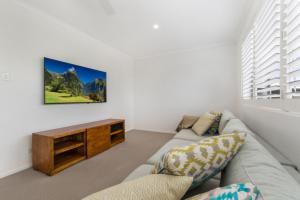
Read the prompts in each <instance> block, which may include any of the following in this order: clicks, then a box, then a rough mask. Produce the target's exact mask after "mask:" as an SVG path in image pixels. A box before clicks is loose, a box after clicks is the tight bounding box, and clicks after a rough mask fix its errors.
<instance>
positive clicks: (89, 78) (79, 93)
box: [44, 58, 106, 104]
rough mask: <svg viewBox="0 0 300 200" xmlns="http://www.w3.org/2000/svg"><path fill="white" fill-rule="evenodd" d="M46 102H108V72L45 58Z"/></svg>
mask: <svg viewBox="0 0 300 200" xmlns="http://www.w3.org/2000/svg"><path fill="white" fill-rule="evenodd" d="M44 87H45V88H44V92H45V94H44V95H45V100H44V101H45V104H64V103H102V102H106V72H102V71H98V70H94V69H90V68H86V67H81V66H78V65H73V64H69V63H65V62H61V61H58V60H53V59H50V58H44Z"/></svg>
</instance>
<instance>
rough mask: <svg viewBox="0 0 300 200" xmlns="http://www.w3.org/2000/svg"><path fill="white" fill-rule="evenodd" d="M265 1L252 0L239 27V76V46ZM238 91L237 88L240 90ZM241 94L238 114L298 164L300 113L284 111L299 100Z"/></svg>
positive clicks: (294, 107) (299, 161)
mask: <svg viewBox="0 0 300 200" xmlns="http://www.w3.org/2000/svg"><path fill="white" fill-rule="evenodd" d="M264 2H266V0H255V2H254V4H253V7H252V9H251V10H249V16H248V18H247V19H246V20H245V22H246V23H245V26H244V27H243V28H242V30H241V38H240V41H239V45H238V48H237V50H238V52H237V58H238V63H239V65H238V71H239V72H238V74H239V80H240V79H241V76H240V75H241V64H240V63H241V61H240V51H239V49H240V47H241V43H242V41H243V39H244V38H245V36H246V35H247V33H248V32H249V30H250V29H251V25H252V24H253V21H254V20H255V17H256V14H257V13H258V11H259V9H260V8H261V6H262V5H263V4H264ZM239 91H240V89H239ZM240 97H241V94H239V116H240V117H241V119H242V120H243V121H244V122H245V123H246V124H247V125H248V126H249V128H250V129H251V130H253V131H254V132H255V133H257V134H259V135H260V136H262V137H263V138H264V139H265V140H266V141H267V142H269V143H270V144H272V146H274V147H275V148H277V150H279V151H280V152H281V153H282V154H283V155H285V156H286V157H288V158H289V159H290V160H291V161H293V162H294V164H296V165H298V167H300V157H299V155H298V153H299V152H300V146H299V142H300V135H299V124H300V113H296V112H287V111H286V110H287V109H288V108H293V109H289V110H290V111H296V110H299V102H298V104H297V105H298V107H297V106H294V104H292V103H295V101H298V100H292V101H294V102H291V101H287V100H282V101H281V100H274V101H270V100H266V101H259V102H258V101H242V100H241V98H240Z"/></svg>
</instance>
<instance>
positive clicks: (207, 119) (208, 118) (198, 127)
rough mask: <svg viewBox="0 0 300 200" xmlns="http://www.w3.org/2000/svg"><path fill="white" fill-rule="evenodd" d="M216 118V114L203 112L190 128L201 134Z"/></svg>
mask: <svg viewBox="0 0 300 200" xmlns="http://www.w3.org/2000/svg"><path fill="white" fill-rule="evenodd" d="M216 118H217V116H216V115H213V114H211V113H204V114H203V115H201V117H200V118H199V119H198V120H197V122H196V123H195V124H194V125H193V127H192V130H193V131H194V132H195V134H197V135H199V136H201V135H203V134H204V133H205V132H206V131H207V130H208V129H209V128H210V127H211V125H212V124H213V123H214V121H215V119H216Z"/></svg>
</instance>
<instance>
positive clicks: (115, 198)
mask: <svg viewBox="0 0 300 200" xmlns="http://www.w3.org/2000/svg"><path fill="white" fill-rule="evenodd" d="M192 181H193V178H191V177H187V176H169V175H163V174H156V175H154V174H152V175H148V176H144V177H142V178H138V179H135V180H132V181H128V182H125V183H121V184H118V185H115V186H113V187H110V188H107V189H105V190H102V191H100V192H96V193H94V194H92V195H90V196H88V197H86V198H84V199H83V200H119V199H130V200H140V199H143V200H153V199H165V200H174V199H181V198H182V197H183V195H184V194H185V193H186V191H187V190H188V189H189V187H190V185H191V183H192Z"/></svg>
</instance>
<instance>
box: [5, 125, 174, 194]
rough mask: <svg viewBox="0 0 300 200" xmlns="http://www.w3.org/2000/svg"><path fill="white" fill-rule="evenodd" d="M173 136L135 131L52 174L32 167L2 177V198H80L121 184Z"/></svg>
mask: <svg viewBox="0 0 300 200" xmlns="http://www.w3.org/2000/svg"><path fill="white" fill-rule="evenodd" d="M172 137H173V135H172V134H166V133H155V132H148V131H138V130H133V131H130V132H128V133H127V134H126V141H125V142H124V143H122V144H119V145H117V146H115V147H113V148H111V149H109V150H107V151H105V152H103V153H101V154H99V155H97V156H95V157H93V158H91V159H88V160H85V161H83V162H80V163H78V164H76V165H74V166H72V167H70V168H68V169H66V170H64V171H62V172H61V173H59V174H57V175H55V176H52V177H49V176H46V175H44V174H42V173H40V172H37V171H34V170H33V169H27V170H24V171H22V172H19V173H17V174H14V175H11V176H8V177H5V178H3V179H0V199H1V200H2V199H3V200H77V199H82V198H83V197H85V196H87V195H89V194H91V193H94V192H97V191H99V190H102V189H104V188H107V187H110V186H112V185H115V184H118V183H120V182H121V181H122V180H123V179H124V178H125V177H126V176H127V175H128V174H129V173H130V172H131V171H133V170H134V169H135V168H136V167H138V166H139V165H141V164H143V163H145V161H146V160H147V159H148V158H149V157H150V156H151V155H152V154H153V153H154V152H155V151H156V150H158V149H159V148H160V147H161V146H163V145H164V144H165V143H166V142H167V141H169V140H170V139H171V138H172Z"/></svg>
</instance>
